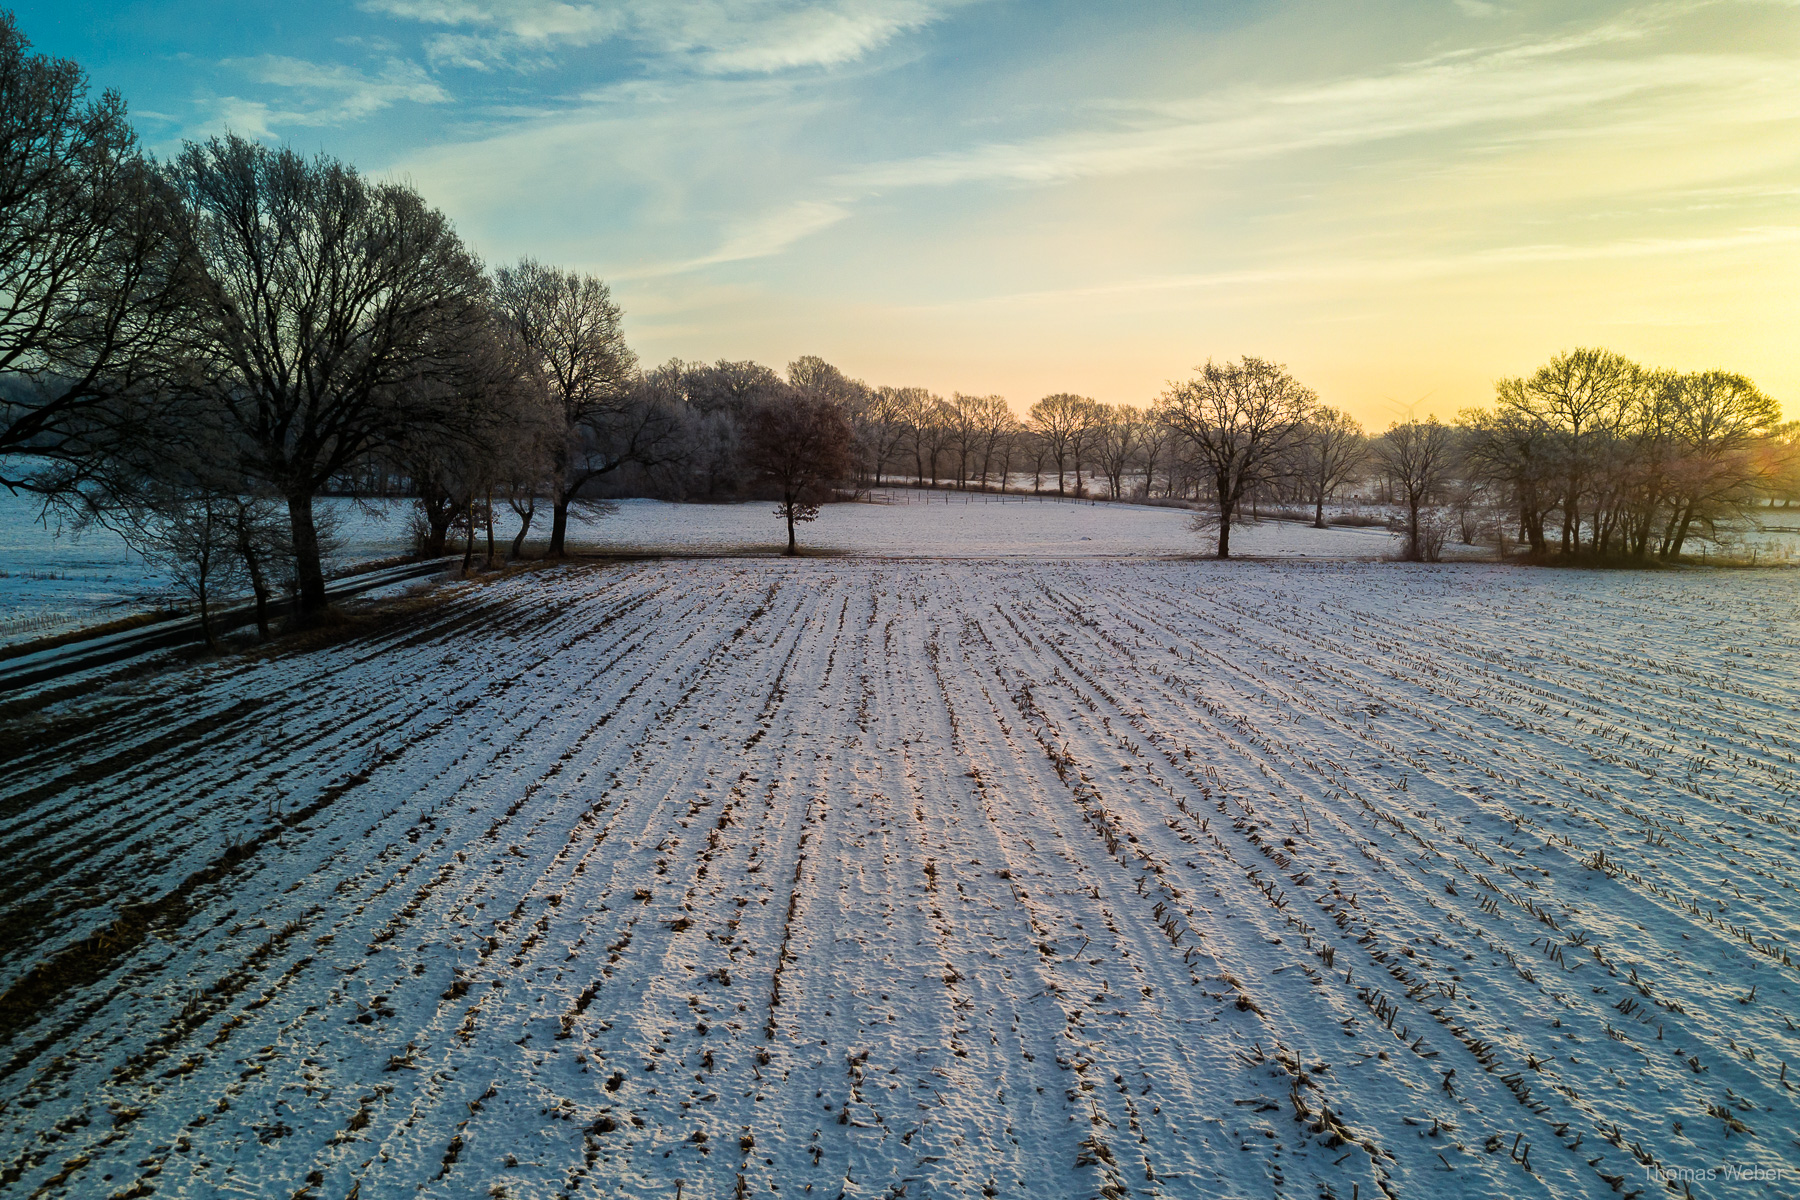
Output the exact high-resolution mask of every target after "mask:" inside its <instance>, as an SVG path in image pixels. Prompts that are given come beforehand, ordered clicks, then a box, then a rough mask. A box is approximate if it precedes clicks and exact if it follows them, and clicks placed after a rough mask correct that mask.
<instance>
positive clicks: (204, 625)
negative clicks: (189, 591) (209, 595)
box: [194, 575, 218, 650]
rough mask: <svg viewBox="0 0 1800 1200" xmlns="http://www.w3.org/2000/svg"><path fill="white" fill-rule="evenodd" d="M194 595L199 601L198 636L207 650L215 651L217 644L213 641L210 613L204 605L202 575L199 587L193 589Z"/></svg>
mask: <svg viewBox="0 0 1800 1200" xmlns="http://www.w3.org/2000/svg"><path fill="white" fill-rule="evenodd" d="M194 594H195V595H196V596H197V597H198V598H199V600H200V636H201V637H203V638H205V639H206V648H207V649H208V650H216V649H218V644H217V643H216V642H214V641H213V631H212V613H211V612H209V611H208V606H207V603H206V577H205V576H204V575H202V576H201V578H200V585H199V587H197V588H196V589H195V592H194Z"/></svg>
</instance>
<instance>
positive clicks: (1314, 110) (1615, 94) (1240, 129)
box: [839, 42, 1800, 189]
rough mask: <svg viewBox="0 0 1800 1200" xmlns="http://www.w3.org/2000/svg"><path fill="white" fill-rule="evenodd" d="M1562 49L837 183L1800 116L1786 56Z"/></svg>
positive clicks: (1025, 173) (1430, 66)
mask: <svg viewBox="0 0 1800 1200" xmlns="http://www.w3.org/2000/svg"><path fill="white" fill-rule="evenodd" d="M1574 44H1575V45H1579V44H1580V42H1576V43H1574ZM1570 45H1571V43H1569V42H1560V43H1555V44H1553V46H1550V47H1546V46H1542V45H1537V46H1529V47H1513V48H1508V49H1505V50H1501V51H1494V52H1488V53H1484V54H1477V55H1469V54H1459V55H1456V56H1453V57H1450V58H1445V59H1437V60H1432V61H1426V62H1421V63H1415V64H1410V65H1407V66H1404V67H1401V68H1399V69H1397V70H1393V71H1384V72H1382V73H1379V74H1372V75H1367V76H1361V77H1354V78H1347V79H1339V80H1335V81H1330V82H1326V83H1320V84H1309V85H1302V86H1294V87H1288V88H1285V89H1268V88H1258V89H1243V90H1239V91H1236V92H1234V93H1231V94H1228V95H1224V96H1215V97H1205V98H1201V99H1197V100H1193V101H1189V102H1180V103H1172V104H1163V105H1157V106H1142V107H1132V108H1126V107H1121V108H1118V109H1115V110H1114V120H1113V122H1112V124H1111V125H1110V126H1109V127H1107V128H1100V129H1094V128H1089V129H1083V130H1075V131H1068V132H1061V133H1056V134H1051V135H1048V136H1043V137H1038V138H1033V139H1028V140H1023V141H1014V142H990V143H986V144H983V145H979V146H975V147H972V148H969V149H966V150H959V151H952V152H947V153H939V154H933V155H925V156H921V157H917V158H910V159H903V160H899V161H893V162H886V163H876V164H872V165H869V166H866V167H863V168H860V169H857V170H855V171H851V172H848V173H846V174H845V175H843V176H842V177H841V178H840V180H839V182H840V183H842V184H844V185H847V186H853V187H867V188H873V189H885V188H893V187H918V186H947V185H954V184H960V183H970V182H1017V183H1052V182H1059V181H1066V180H1075V179H1083V178H1093V177H1101V176H1116V175H1125V174H1133V173H1138V172H1144V171H1157V170H1167V169H1172V168H1180V167H1187V166H1191V165H1194V164H1208V163H1212V164H1228V163H1235V162H1245V161H1251V160H1256V159H1266V158H1272V157H1276V156H1279V155H1284V154H1291V153H1295V152H1299V151H1306V150H1318V149H1330V148H1336V147H1349V146H1358V145H1365V144H1369V143H1374V142H1380V141H1390V140H1394V139H1398V138H1404V137H1409V136H1416V135H1424V134H1436V133H1443V132H1446V131H1451V130H1463V129H1470V128H1473V127H1479V126H1491V127H1492V128H1494V129H1496V130H1503V131H1505V135H1506V136H1507V137H1509V138H1513V139H1515V140H1516V138H1517V137H1518V135H1519V131H1521V130H1534V129H1541V128H1542V127H1543V125H1544V124H1545V123H1546V122H1547V121H1549V119H1551V118H1562V119H1565V120H1567V121H1570V122H1573V123H1575V124H1580V125H1584V126H1591V125H1593V124H1595V123H1597V122H1604V121H1606V120H1609V119H1612V115H1613V110H1614V109H1615V108H1616V107H1617V106H1619V105H1620V104H1621V103H1622V102H1627V101H1632V100H1635V99H1639V98H1647V97H1651V96H1653V95H1659V94H1670V93H1676V92H1687V93H1689V94H1690V96H1691V97H1692V98H1693V99H1694V102H1695V103H1699V104H1701V105H1703V106H1704V107H1705V108H1706V109H1707V111H1708V112H1709V114H1711V115H1712V116H1713V117H1715V118H1717V119H1719V120H1721V121H1722V122H1724V123H1727V124H1736V123H1743V122H1749V121H1765V120H1773V119H1786V118H1792V117H1794V116H1796V115H1800V91H1796V90H1795V89H1794V87H1793V80H1792V75H1791V71H1792V66H1793V64H1792V63H1791V62H1789V61H1785V60H1777V59H1772V58H1770V59H1765V58H1759V57H1757V56H1755V55H1753V54H1738V55H1719V54H1680V53H1670V54H1660V55H1646V56H1633V57H1612V56H1594V57H1574V56H1571V55H1570V53H1569V51H1570Z"/></svg>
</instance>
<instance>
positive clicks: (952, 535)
mask: <svg viewBox="0 0 1800 1200" xmlns="http://www.w3.org/2000/svg"><path fill="white" fill-rule="evenodd" d="M881 494H882V495H883V496H891V497H892V498H893V500H894V503H891V504H890V503H884V504H833V505H828V506H827V507H825V508H823V509H821V510H820V512H819V518H818V520H816V521H813V522H811V523H810V524H807V525H803V526H801V527H800V531H799V533H800V544H801V545H802V546H803V547H804V548H805V549H806V550H808V551H809V552H816V553H825V554H841V555H872V556H881V557H890V556H891V557H900V558H1099V557H1114V556H1121V555H1124V556H1132V557H1137V556H1152V557H1166V556H1170V555H1198V554H1209V553H1211V552H1212V550H1213V548H1214V546H1215V539H1216V535H1212V534H1201V533H1195V532H1194V531H1193V530H1191V529H1190V528H1189V527H1188V525H1189V522H1190V520H1191V519H1192V517H1193V514H1192V513H1191V512H1189V511H1187V510H1185V509H1178V508H1156V507H1150V506H1145V505H1135V504H1113V503H1104V502H1094V501H1075V500H1057V499H1054V498H1048V497H1046V498H1037V497H1031V496H1006V497H1000V496H984V495H981V494H978V493H962V492H905V491H897V492H891V493H890V492H883V493H881ZM572 544H574V545H578V546H580V547H581V548H583V549H587V550H592V551H595V552H626V551H646V550H649V551H655V550H666V551H669V552H671V553H677V554H696V553H699V554H745V553H773V552H776V551H779V550H781V549H782V548H783V547H784V546H785V545H786V544H787V527H786V526H785V525H784V524H783V523H782V521H781V519H780V518H779V517H776V516H774V515H773V506H772V505H769V504H665V503H662V502H660V501H656V500H626V501H621V502H620V503H619V507H618V511H617V512H615V513H613V514H611V515H610V516H607V517H605V518H602V519H601V520H599V521H595V522H592V523H589V524H586V525H584V526H583V527H582V528H581V530H580V531H579V532H578V533H577V534H575V535H573V537H572ZM1231 544H1232V551H1233V553H1235V554H1238V555H1241V556H1243V557H1247V558H1259V557H1273V558H1296V557H1312V558H1380V557H1381V556H1382V555H1384V554H1387V553H1390V552H1391V551H1392V550H1393V549H1394V548H1395V543H1394V541H1393V539H1392V537H1391V536H1390V535H1389V534H1388V532H1387V530H1385V529H1373V530H1371V529H1323V530H1320V529H1310V528H1307V527H1305V526H1301V525H1295V524H1292V523H1288V522H1275V521H1270V522H1265V523H1263V524H1260V525H1254V526H1245V527H1241V528H1237V529H1233V530H1232V532H1231Z"/></svg>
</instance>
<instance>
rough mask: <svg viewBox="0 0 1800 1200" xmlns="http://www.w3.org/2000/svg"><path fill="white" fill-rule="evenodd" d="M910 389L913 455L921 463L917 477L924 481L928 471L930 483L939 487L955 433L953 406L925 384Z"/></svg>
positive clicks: (918, 464)
mask: <svg viewBox="0 0 1800 1200" xmlns="http://www.w3.org/2000/svg"><path fill="white" fill-rule="evenodd" d="M909 390H910V391H913V392H914V393H915V395H914V396H913V404H912V421H911V424H912V447H913V458H914V460H915V462H916V463H917V466H918V475H917V478H918V481H919V482H920V483H923V482H925V480H926V478H927V476H928V475H929V477H930V479H931V485H932V486H933V487H936V486H937V481H938V476H939V475H940V474H942V472H943V466H944V452H945V451H946V450H948V449H949V448H950V445H951V442H952V438H953V437H954V432H953V430H952V428H951V423H950V406H949V405H948V404H946V403H945V402H944V398H943V397H942V396H938V395H934V394H933V393H931V392H928V391H926V390H925V389H924V388H916V389H909Z"/></svg>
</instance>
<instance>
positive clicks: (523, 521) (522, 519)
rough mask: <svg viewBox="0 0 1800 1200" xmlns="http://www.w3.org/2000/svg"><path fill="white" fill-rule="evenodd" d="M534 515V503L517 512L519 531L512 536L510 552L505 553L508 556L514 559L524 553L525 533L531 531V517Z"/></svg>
mask: <svg viewBox="0 0 1800 1200" xmlns="http://www.w3.org/2000/svg"><path fill="white" fill-rule="evenodd" d="M536 515H537V505H536V504H533V505H532V506H531V507H530V508H528V509H526V510H525V511H524V512H522V513H520V514H519V532H518V534H517V535H516V536H515V537H514V538H513V543H512V553H511V554H509V555H507V557H508V558H513V559H516V558H518V557H519V555H520V554H522V553H524V550H525V535H526V534H528V533H530V532H531V518H532V517H534V516H536Z"/></svg>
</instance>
